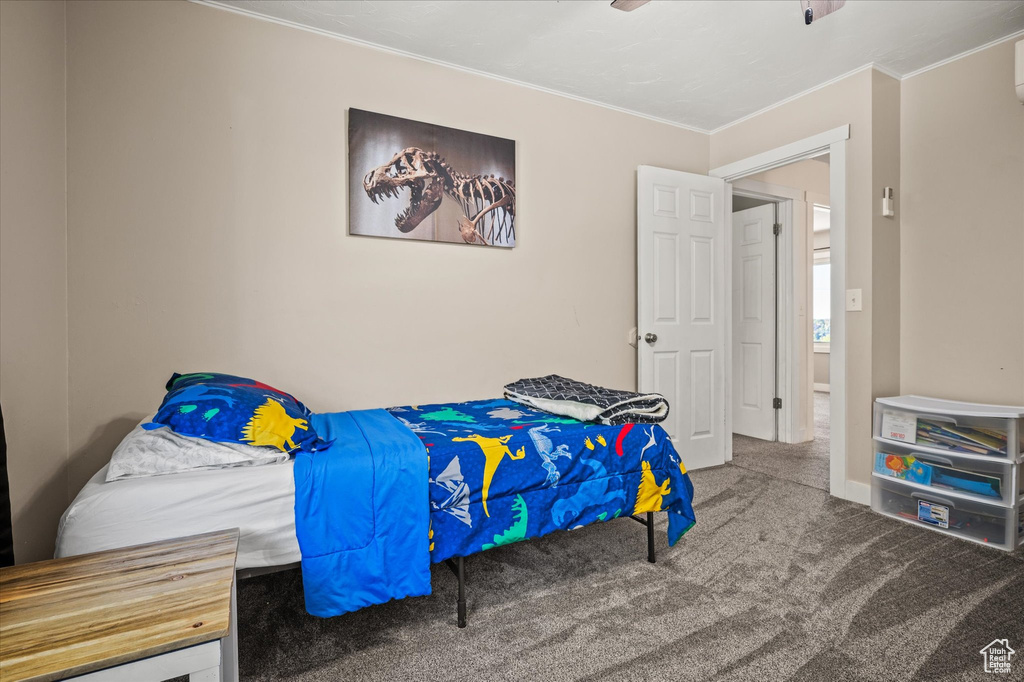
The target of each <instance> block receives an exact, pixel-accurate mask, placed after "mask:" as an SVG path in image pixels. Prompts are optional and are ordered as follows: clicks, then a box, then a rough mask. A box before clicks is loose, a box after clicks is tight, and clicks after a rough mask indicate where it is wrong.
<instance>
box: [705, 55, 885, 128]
mask: <svg viewBox="0 0 1024 682" xmlns="http://www.w3.org/2000/svg"><path fill="white" fill-rule="evenodd" d="M871 69H875V70H876V71H879V72H881V73H884V74H885V75H887V76H889V75H892V72H891V71H888V70H887V69H886V70H883V69H880V68H878V66H877V65H875V64H865V65H864V66H859V67H857V68H856V69H854V70H853V71H847V72H846V73H844V74H842V75H839V76H836V77H835V78H830V79H829V80H827V81H825V82H824V83H819V84H818V85H815V86H814V87H813V88H807V89H806V90H803V91H801V92H798V93H796V94H795V95H791V96H789V97H787V98H786V99H784V100H781V101H778V102H776V103H775V104H769V105H768V106H766V107H764V108H762V109H758V110H757V111H755V112H753V113H750V114H747V115H746V116H743V117H742V118H738V119H736V120H735V121H732V122H731V123H726V124H725V125H723V126H719V127H717V128H715V129H714V130H712V131H711V134H712V135H714V134H716V133H720V132H722V131H723V130H726V129H727V128H731V127H733V126H734V125H739V124H740V123H743V122H744V121H749V120H750V119H752V118H756V117H758V116H760V115H761V114H765V113H767V112H769V111H771V110H772V109H777V108H779V107H781V106H783V105H785V104H789V103H790V102H792V101H793V100H797V99H800V98H801V97H804V96H806V95H809V94H811V93H812V92H817V91H818V90H821V89H823V88H827V87H828V86H830V85H833V84H835V83H838V82H839V81H841V80H845V79H847V78H849V77H850V76H856V75H857V74H858V73H861V72H862V71H870V70H871ZM893 78H896V79H897V80H899V77H898V76H893Z"/></svg>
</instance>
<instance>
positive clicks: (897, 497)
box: [871, 475, 1019, 550]
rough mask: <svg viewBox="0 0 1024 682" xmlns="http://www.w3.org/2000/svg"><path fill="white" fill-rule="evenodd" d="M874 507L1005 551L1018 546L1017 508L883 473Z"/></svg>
mask: <svg viewBox="0 0 1024 682" xmlns="http://www.w3.org/2000/svg"><path fill="white" fill-rule="evenodd" d="M871 508H872V509H874V510H875V511H877V512H880V513H882V514H885V515H887V516H891V517H894V518H898V519H902V520H903V521H906V522H907V523H911V524H914V525H917V526H922V527H925V528H929V529H931V530H935V531H938V532H941V533H945V534H948V535H953V536H956V537H959V538H963V539H965V540H970V541H972V542H977V543H980V544H984V545H991V546H994V547H998V548H1000V549H1005V550H1013V549H1014V548H1015V547H1016V546H1017V537H1018V534H1017V526H1018V524H1019V518H1018V510H1017V509H1016V508H1009V507H1001V506H998V505H992V504H985V503H983V502H978V501H975V500H968V499H964V498H959V497H956V498H955V497H953V496H951V495H943V494H941V493H940V492H938V491H933V490H923V489H921V488H920V487H917V486H914V485H912V484H908V483H904V482H902V481H899V480H897V479H891V478H886V477H883V476H880V475H875V476H872V481H871Z"/></svg>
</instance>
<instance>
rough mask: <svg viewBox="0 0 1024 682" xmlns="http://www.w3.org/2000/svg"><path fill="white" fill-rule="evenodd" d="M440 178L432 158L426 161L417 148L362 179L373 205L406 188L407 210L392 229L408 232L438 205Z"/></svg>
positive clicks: (395, 195) (442, 181) (402, 154)
mask: <svg viewBox="0 0 1024 682" xmlns="http://www.w3.org/2000/svg"><path fill="white" fill-rule="evenodd" d="M443 177H444V176H443V174H442V173H439V172H438V164H437V161H436V160H435V159H432V158H429V156H428V155H426V154H424V153H423V151H422V150H421V149H417V148H415V147H410V148H409V149H406V150H404V151H401V152H398V153H397V154H395V155H394V157H392V159H391V160H390V161H389V162H387V163H386V164H384V165H383V166H380V167H378V168H374V169H373V170H371V171H370V172H369V173H367V174H366V176H365V177H364V178H363V189H365V190H366V194H367V196H369V197H370V199H371V200H372V201H373V203H377V202H378V201H380V200H381V199H383V198H388V197H397V196H399V194H400V193H401V190H402V189H408V190H409V192H410V196H409V208H407V209H406V210H405V211H403V212H402V213H399V214H398V215H397V216H395V227H397V228H398V229H399V231H401V232H409V231H411V230H413V229H414V228H415V227H416V226H417V225H419V224H420V223H421V222H423V220H424V218H426V217H427V216H428V215H430V214H431V213H433V212H434V211H436V210H437V207H438V206H440V205H441V199H442V198H444V179H443Z"/></svg>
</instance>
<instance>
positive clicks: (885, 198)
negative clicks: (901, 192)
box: [882, 187, 896, 218]
mask: <svg viewBox="0 0 1024 682" xmlns="http://www.w3.org/2000/svg"><path fill="white" fill-rule="evenodd" d="M882 215H883V216H884V217H886V218H892V217H893V216H894V215H896V210H895V209H894V208H893V205H892V187H883V188H882Z"/></svg>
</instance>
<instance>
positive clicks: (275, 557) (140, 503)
mask: <svg viewBox="0 0 1024 682" xmlns="http://www.w3.org/2000/svg"><path fill="white" fill-rule="evenodd" d="M106 473H107V467H106V466H105V467H103V468H102V469H100V470H99V471H98V472H97V473H96V475H95V476H93V477H92V478H91V479H89V482H88V483H86V484H85V487H84V488H82V491H81V492H80V493H78V497H76V498H75V501H74V502H72V503H71V506H70V507H68V510H67V511H66V512H64V516H63V517H62V518H61V521H60V528H59V529H58V532H57V551H56V556H58V557H62V556H72V555H76V554H87V553H89V552H98V551H101V550H105V549H113V548H116V547H128V546H130V545H138V544H142V543H145V542H154V541H157V540H167V539H170V538H180V537H183V536H186V535H195V534H197V533H206V532H208V531H214V530H221V529H224V528H238V529H239V530H240V536H239V540H238V560H237V563H236V568H239V569H247V568H263V567H268V566H283V565H286V564H291V563H295V562H297V561H299V560H300V558H301V555H300V554H299V543H298V540H296V538H295V483H294V481H293V479H292V460H288V461H287V462H282V463H278V464H267V465H264V466H257V467H245V468H229V469H210V470H205V471H189V472H183V473H175V474H167V475H164V476H151V477H147V478H134V479H125V480H120V481H111V482H110V483H108V482H106V481H105V480H104V479H105V477H106Z"/></svg>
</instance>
